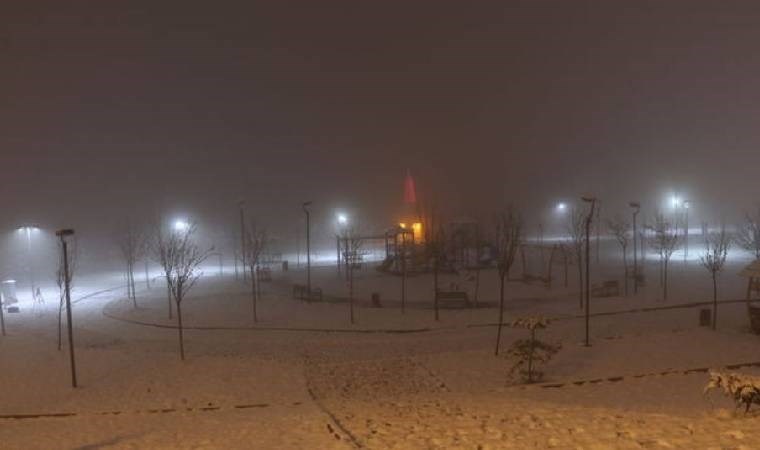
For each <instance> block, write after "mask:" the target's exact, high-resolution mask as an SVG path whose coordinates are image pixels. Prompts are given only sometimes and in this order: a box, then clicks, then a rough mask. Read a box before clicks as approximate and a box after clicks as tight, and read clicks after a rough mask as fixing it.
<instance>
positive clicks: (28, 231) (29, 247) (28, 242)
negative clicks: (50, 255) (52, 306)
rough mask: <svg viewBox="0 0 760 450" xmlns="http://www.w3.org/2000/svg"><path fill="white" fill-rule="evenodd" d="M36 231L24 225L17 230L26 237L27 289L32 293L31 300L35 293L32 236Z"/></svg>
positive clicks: (32, 227) (33, 227) (37, 229)
mask: <svg viewBox="0 0 760 450" xmlns="http://www.w3.org/2000/svg"><path fill="white" fill-rule="evenodd" d="M38 231H39V228H37V227H35V226H32V225H26V226H23V227H21V228H19V229H18V232H19V233H22V234H25V235H26V251H27V261H28V264H29V288H30V289H31V291H32V298H34V297H35V292H37V282H36V280H35V276H34V257H33V256H32V234H34V233H37V232H38Z"/></svg>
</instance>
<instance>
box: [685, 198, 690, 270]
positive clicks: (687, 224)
mask: <svg viewBox="0 0 760 450" xmlns="http://www.w3.org/2000/svg"><path fill="white" fill-rule="evenodd" d="M689 206H691V202H690V201H689V200H684V201H683V209H684V220H685V222H686V223H685V224H684V233H683V237H684V252H683V262H684V263H685V262H687V261H688V259H689Z"/></svg>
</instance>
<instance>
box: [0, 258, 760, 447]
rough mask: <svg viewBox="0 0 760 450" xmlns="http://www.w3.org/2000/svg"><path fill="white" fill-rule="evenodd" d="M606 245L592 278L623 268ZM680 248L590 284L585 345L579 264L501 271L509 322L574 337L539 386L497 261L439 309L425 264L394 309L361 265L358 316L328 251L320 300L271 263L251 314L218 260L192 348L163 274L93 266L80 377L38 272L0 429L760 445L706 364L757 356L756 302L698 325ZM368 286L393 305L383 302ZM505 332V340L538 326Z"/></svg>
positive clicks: (190, 303)
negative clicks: (134, 299) (634, 283)
mask: <svg viewBox="0 0 760 450" xmlns="http://www.w3.org/2000/svg"><path fill="white" fill-rule="evenodd" d="M694 252H695V253H696V250H694ZM690 255H691V254H690ZM603 262H604V263H603V264H602V265H599V266H598V267H596V268H595V269H594V270H595V275H594V280H593V281H594V282H600V281H603V280H607V279H613V278H614V277H616V276H617V275H616V274H618V273H620V272H621V271H622V270H621V268H620V267H619V266H618V265H617V264H616V263H615V261H614V260H612V259H610V260H606V259H604V258H603ZM746 262H747V261H746V259H741V258H733V259H732V260H730V261H729V263H728V267H727V268H726V272H725V273H724V274H723V275H722V277H721V279H720V286H719V295H720V297H721V299H724V300H740V299H743V297H744V295H745V289H746V284H745V283H746V279H744V278H741V277H738V276H736V275H735V274H736V273H737V272H738V271H739V270H740V269H741V268H742V267H743V266H744V265H746ZM671 267H672V271H671V274H670V281H671V285H670V289H671V296H670V299H669V300H668V301H667V302H663V301H662V300H661V294H660V289H659V286H658V283H657V280H656V278H655V274H656V266H655V264H654V263H651V264H650V265H649V266H648V268H647V275H649V278H648V279H647V283H648V285H647V286H646V287H645V288H643V289H642V291H641V292H640V293H639V294H638V295H637V296H635V297H634V296H633V295H630V296H629V297H628V298H622V297H614V298H596V299H592V310H591V312H592V313H595V314H598V313H605V315H597V316H593V317H592V318H591V324H590V325H591V342H592V346H591V347H584V346H583V344H582V342H583V320H582V319H580V318H579V316H581V315H582V311H581V310H580V309H579V307H578V296H577V290H576V289H577V286H576V284H577V280H576V279H575V278H576V277H577V274H575V273H574V269H575V268H574V267H571V268H570V285H569V287H567V288H565V287H563V286H562V284H563V283H562V277H561V276H560V277H559V278H560V279H559V282H557V283H555V286H554V287H553V288H551V289H548V288H547V287H545V286H543V285H526V284H523V283H520V282H516V281H512V282H510V283H508V286H507V301H506V303H507V308H506V316H507V322H508V323H509V322H511V321H512V320H514V319H515V318H517V317H526V316H531V315H541V316H545V317H548V318H550V319H553V320H552V322H551V324H550V326H549V327H548V328H546V329H544V330H541V332H540V339H542V340H545V341H547V342H561V343H562V346H563V348H562V350H561V351H560V352H559V353H558V354H557V355H555V356H554V358H553V359H552V360H551V361H550V362H549V363H548V364H546V365H545V366H544V367H543V368H542V370H543V372H544V373H545V379H544V382H543V383H540V384H533V385H519V384H509V383H508V380H507V376H506V375H507V372H508V370H509V367H510V366H511V363H510V361H508V360H506V359H505V358H503V357H495V356H494V355H493V347H494V344H495V342H494V339H495V331H496V328H495V326H494V325H495V321H496V317H497V315H496V308H495V305H496V304H497V297H496V295H497V288H498V283H497V278H496V274H495V271H494V270H486V271H483V272H482V274H481V282H480V283H481V285H480V295H479V297H480V306H479V307H478V308H472V309H462V310H458V309H457V310H454V309H452V310H442V311H441V320H440V321H435V320H434V317H433V311H432V307H431V305H432V302H431V299H432V277H430V276H429V275H418V276H413V277H410V278H409V280H408V286H407V292H408V301H407V310H406V313H405V314H401V312H400V309H399V306H400V302H399V295H400V279H399V278H398V277H395V276H391V275H386V274H381V273H379V272H376V271H375V270H374V269H364V270H361V271H357V272H356V274H355V275H356V280H355V291H356V297H357V305H358V306H359V307H358V308H357V323H356V324H355V325H353V326H352V325H350V323H349V315H348V304H347V302H346V299H345V297H346V295H347V291H348V290H347V287H346V283H345V278H344V277H342V276H340V275H339V273H338V271H337V268H336V267H335V266H329V265H322V266H320V267H316V268H314V269H313V273H312V278H313V285H314V286H318V287H321V288H322V289H323V291H324V292H325V295H326V301H324V302H312V303H305V302H301V301H298V300H293V299H292V298H291V295H290V286H291V284H292V283H303V281H304V278H305V273H304V271H303V270H291V271H290V272H280V271H275V272H274V274H273V275H274V281H273V282H271V283H265V284H264V286H263V291H264V296H263V299H262V300H260V303H259V307H258V311H259V318H260V321H259V322H258V323H255V324H254V323H253V321H252V315H251V301H250V294H249V289H250V288H249V286H247V285H245V284H243V283H242V281H236V280H235V279H234V276H233V275H232V273H231V271H230V270H229V267H228V270H227V272H226V273H225V274H223V275H221V276H220V275H219V274H218V273H217V272H218V271H217V269H216V268H215V267H209V268H208V270H206V273H207V274H208V275H207V276H205V277H204V278H203V279H202V280H201V282H200V283H199V285H198V286H197V287H196V288H195V290H194V291H192V292H191V294H190V296H189V297H188V298H187V299H186V301H185V303H183V313H184V322H185V324H186V326H187V327H188V329H187V330H186V333H185V338H186V346H185V348H186V352H187V358H188V359H187V360H186V361H184V362H181V361H180V360H179V355H178V348H177V347H178V345H177V339H178V337H177V331H176V329H174V328H173V326H174V323H175V321H174V320H169V318H168V316H167V307H166V297H165V295H166V287H165V285H164V284H163V283H162V282H161V281H160V278H159V279H156V280H155V283H154V284H153V286H152V288H151V289H150V290H147V289H146V288H145V285H144V283H140V280H139V279H138V308H137V309H135V308H133V306H132V304H131V301H129V300H127V299H126V298H125V297H126V289H125V288H121V287H120V284H121V283H122V276H121V274H118V273H116V274H114V273H100V274H92V275H89V276H82V277H81V278H77V279H76V280H75V283H76V289H75V291H74V298H75V300H77V301H76V302H75V307H74V325H75V334H74V341H75V344H76V359H77V365H78V379H79V382H80V385H81V386H80V387H79V388H77V389H72V388H71V387H70V375H69V366H68V353H67V350H66V348H67V347H66V342H65V334H64V349H63V351H60V352H59V351H58V350H57V349H56V338H57V326H56V320H57V313H56V306H57V304H56V300H57V293H56V292H55V291H54V290H52V289H50V288H48V289H46V290H44V292H43V295H44V296H45V298H46V305H45V309H44V310H43V311H39V310H36V311H35V310H34V308H33V307H32V306H33V305H32V304H31V302H30V300H29V299H25V298H24V297H22V298H20V303H19V305H20V306H21V313H19V314H6V326H7V329H8V335H7V336H5V337H2V338H0V361H2V365H1V366H0V367H1V369H0V416H2V418H0V442H2V444H1V446H2V448H4V449H5V448H8V449H29V448H33V449H34V448H39V449H55V448H352V447H355V446H358V445H360V446H362V447H366V448H458V447H461V448H710V447H714V448H727V447H728V448H758V447H760V436H757V433H756V432H755V430H756V429H757V427H758V425H760V418H758V416H757V414H756V413H754V412H753V411H750V413H749V414H747V415H744V414H743V412H742V411H741V410H740V411H738V412H736V413H735V412H734V405H733V402H732V400H731V399H730V398H725V397H723V396H722V395H721V394H719V393H717V392H715V393H713V394H708V395H707V396H704V395H703V388H704V386H705V384H706V383H707V382H708V378H709V375H708V371H707V370H708V369H711V368H715V369H718V368H721V367H723V366H732V368H731V370H730V371H731V372H739V373H744V374H750V375H752V374H754V375H758V374H760V369H758V368H757V367H753V366H752V365H751V364H747V365H744V364H745V363H754V362H760V356H759V355H760V354H758V352H757V345H758V337H757V336H755V335H753V334H751V333H750V332H749V321H748V317H747V312H746V305H745V304H744V303H739V302H734V303H721V304H720V306H719V312H718V330H717V331H712V330H710V329H709V328H704V327H699V326H698V313H699V309H700V308H709V306H702V305H699V304H697V302H707V301H711V298H710V297H709V293H711V281H710V279H709V276H708V274H707V272H706V271H705V270H704V268H702V267H700V266H699V265H698V264H695V263H693V262H688V263H684V262H683V261H679V260H677V259H674V260H673V262H672V264H671ZM154 275H156V276H158V275H159V274H154ZM574 275H575V276H574ZM467 278H468V277H467V276H466V274H462V275H461V276H458V275H454V274H446V275H442V276H441V280H440V286H441V287H444V288H445V287H448V286H450V285H451V284H455V285H457V286H458V288H459V289H464V290H468V292H469V293H470V296H471V297H472V296H473V294H474V286H473V284H472V282H471V281H468V279H467ZM20 291H22V292H23V289H20ZM375 292H376V293H379V294H380V296H381V302H382V305H383V307H382V308H374V307H372V305H371V302H370V297H371V294H372V293H375ZM90 294H93V295H90ZM676 305H680V307H673V306H676ZM503 333H504V336H503V341H502V344H503V348H506V347H507V346H508V345H509V344H510V343H512V342H513V341H515V340H516V339H522V338H524V337H525V333H526V331H525V330H524V329H520V328H517V329H514V328H511V327H506V328H505V329H504V332H503ZM733 365H739V366H737V367H733ZM54 414H67V415H66V416H60V417H51V416H49V415H54ZM12 416H13V417H16V418H11V417H12ZM33 416H42V417H33Z"/></svg>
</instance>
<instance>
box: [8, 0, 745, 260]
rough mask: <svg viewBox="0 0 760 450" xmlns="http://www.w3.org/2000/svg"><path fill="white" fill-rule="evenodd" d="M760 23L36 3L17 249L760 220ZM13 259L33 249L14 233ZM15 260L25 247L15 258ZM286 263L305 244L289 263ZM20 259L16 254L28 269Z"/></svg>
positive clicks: (639, 12)
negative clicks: (683, 212) (500, 217)
mask: <svg viewBox="0 0 760 450" xmlns="http://www.w3.org/2000/svg"><path fill="white" fill-rule="evenodd" d="M759 15H760V7H758V6H757V5H756V4H755V3H752V2H720V5H719V6H718V4H717V3H715V2H711V1H710V2H708V1H689V2H641V1H639V2H615V1H604V2H601V1H597V2H581V1H575V2H559V1H556V2H550V1H539V2H535V1H526V2H520V1H513V2H503V1H498V2H496V1H495V2H487V1H482V2H477V3H476V4H467V5H464V4H463V3H462V2H453V1H435V2H433V1H430V2H412V3H410V2H374V3H369V2H349V1H328V2H274V1H273V2H259V3H255V4H253V3H250V2H229V3H224V4H215V5H213V6H209V5H208V4H203V5H194V4H192V2H182V3H178V4H176V5H173V6H165V7H162V6H156V5H154V4H153V2H54V1H40V2H23V3H19V2H16V3H15V4H8V5H5V6H3V8H2V14H0V30H3V31H2V39H1V40H0V50H2V51H0V66H1V67H2V68H3V70H2V71H0V86H2V93H3V95H2V98H3V102H2V105H3V107H2V108H0V146H2V156H3V164H2V165H3V183H2V185H3V186H4V189H2V191H1V192H0V199H2V204H3V211H2V212H3V213H2V215H0V223H1V224H2V229H3V230H5V232H7V233H12V231H13V230H14V229H15V228H17V227H18V226H21V225H22V224H27V223H34V224H36V225H38V226H40V227H42V228H43V229H46V230H49V231H52V230H54V229H56V228H59V227H73V228H75V229H77V232H78V235H79V236H80V240H81V242H82V245H83V246H89V247H90V248H91V249H92V250H91V251H90V253H91V254H93V253H94V252H98V253H99V254H100V255H102V256H104V257H105V256H107V255H108V252H110V251H112V250H108V249H107V247H108V246H109V245H110V242H111V240H112V239H111V236H112V235H113V233H114V230H115V228H117V227H118V226H119V224H121V223H123V222H124V221H125V220H127V219H130V220H131V221H133V222H135V223H141V224H147V223H152V222H156V221H159V220H163V219H162V218H166V219H167V220H169V219H168V218H173V217H177V216H183V217H188V218H190V219H191V220H194V221H197V222H198V223H199V225H201V226H202V228H203V229H204V230H205V231H206V233H207V234H206V236H207V237H208V240H209V241H210V242H213V243H214V244H215V245H217V246H218V247H225V248H226V247H229V246H231V244H229V243H228V241H231V240H233V239H234V233H235V230H236V226H237V220H238V216H237V214H238V210H237V203H238V201H239V200H241V199H242V200H245V202H246V215H247V217H248V218H249V219H250V220H255V221H257V222H259V223H261V224H264V225H266V226H267V227H268V228H269V229H270V230H272V232H273V234H276V235H277V237H278V238H279V239H280V240H281V242H283V243H287V245H288V246H289V248H287V249H286V250H288V251H293V250H294V249H295V247H296V244H297V242H295V241H296V240H297V234H298V233H299V232H301V230H302V229H303V213H302V211H301V208H300V205H301V203H302V202H304V201H307V200H311V201H313V202H314V206H313V208H312V210H313V214H314V224H315V229H314V230H313V232H314V235H315V240H316V241H318V242H319V243H320V244H321V245H323V246H325V248H329V245H330V239H331V238H330V236H331V235H332V233H333V230H332V229H331V227H332V224H333V219H334V215H335V214H336V211H339V210H343V211H349V212H350V214H351V216H352V217H353V218H354V219H355V220H356V221H357V222H360V223H361V224H362V226H363V227H364V228H366V229H368V230H382V229H384V228H385V227H388V226H390V225H393V224H394V223H395V222H396V221H397V216H398V215H399V212H400V210H401V208H402V207H403V204H402V193H403V192H402V187H403V179H404V175H405V173H406V171H407V170H409V171H411V173H412V174H413V175H414V176H415V179H416V181H417V186H418V190H419V197H420V201H421V203H422V204H424V205H427V206H430V205H435V207H436V208H437V210H438V211H440V213H441V215H442V216H444V217H449V218H451V217H457V216H471V217H475V218H477V219H479V220H481V221H483V222H486V223H489V221H490V217H491V214H493V213H494V212H495V211H497V210H499V209H500V208H502V207H503V206H504V205H507V204H514V205H516V206H518V207H519V208H520V210H521V212H522V214H523V216H524V217H525V218H526V221H527V222H528V223H529V225H530V226H531V227H537V226H538V224H539V223H541V224H543V223H547V222H548V221H551V220H553V219H552V214H553V208H554V205H555V204H556V202H558V201H566V202H569V203H572V202H574V201H575V202H577V201H578V199H579V197H580V196H581V195H594V196H596V197H597V198H599V199H600V200H601V202H602V203H601V204H602V214H603V215H611V214H613V213H615V212H626V210H627V208H626V204H627V202H628V201H630V200H639V201H641V202H642V205H643V210H644V213H645V215H651V214H653V213H654V211H655V210H656V209H658V208H659V207H663V206H662V205H663V204H665V203H666V202H667V201H668V200H667V199H668V198H669V197H670V196H671V195H673V194H674V193H675V194H678V195H679V196H681V197H682V198H688V199H689V201H690V204H691V206H692V211H693V220H694V223H695V224H698V223H700V222H701V221H703V220H705V221H710V222H718V221H721V220H725V221H727V222H728V223H732V222H734V221H736V220H738V218H739V217H740V216H741V214H742V213H743V212H744V211H745V210H747V209H751V208H754V205H755V203H756V200H757V199H756V192H757V176H756V172H757V167H758V164H760V153H758V151H757V150H756V149H757V148H758V144H760V142H758V141H759V140H760V138H759V136H758V133H757V127H756V123H755V122H756V116H757V115H758V107H757V105H758V104H760V102H758V97H759V96H760V89H759V87H760V86H759V85H758V81H757V76H756V74H757V73H758V70H759V69H760V60H759V59H758V56H757V52H756V48H755V43H756V42H758V40H759V39H760V29H759V28H758V27H757V26H756V24H757V20H758V18H759V17H758V16H759ZM9 236H10V234H9ZM8 239H11V238H10V237H9V238H8ZM283 245H285V244H283ZM11 253H12V252H11Z"/></svg>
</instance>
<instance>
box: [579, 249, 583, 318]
mask: <svg viewBox="0 0 760 450" xmlns="http://www.w3.org/2000/svg"><path fill="white" fill-rule="evenodd" d="M580 252H581V249H578V254H579V255H580ZM578 282H579V284H578V301H579V304H578V307H579V308H580V309H583V257H582V256H578Z"/></svg>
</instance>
